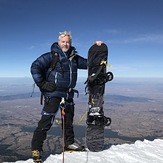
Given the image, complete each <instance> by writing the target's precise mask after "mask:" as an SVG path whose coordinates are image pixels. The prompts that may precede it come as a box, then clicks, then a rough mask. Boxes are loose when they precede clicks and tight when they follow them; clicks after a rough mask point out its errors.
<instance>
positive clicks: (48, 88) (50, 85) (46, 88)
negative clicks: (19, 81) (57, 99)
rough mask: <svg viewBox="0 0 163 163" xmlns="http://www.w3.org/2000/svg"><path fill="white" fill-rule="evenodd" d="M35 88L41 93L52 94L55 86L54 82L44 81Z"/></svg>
mask: <svg viewBox="0 0 163 163" xmlns="http://www.w3.org/2000/svg"><path fill="white" fill-rule="evenodd" d="M37 86H38V87H39V88H40V90H41V91H43V92H53V91H55V90H56V85H55V83H54V82H48V81H44V82H41V83H39V84H37Z"/></svg>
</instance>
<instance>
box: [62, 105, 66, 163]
mask: <svg viewBox="0 0 163 163" xmlns="http://www.w3.org/2000/svg"><path fill="white" fill-rule="evenodd" d="M64 109H65V108H64V107H63V106H62V110H61V115H62V151H63V158H62V163H64V145H65V118H64V116H65V111H64Z"/></svg>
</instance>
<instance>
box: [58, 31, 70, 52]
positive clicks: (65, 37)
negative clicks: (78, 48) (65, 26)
mask: <svg viewBox="0 0 163 163" xmlns="http://www.w3.org/2000/svg"><path fill="white" fill-rule="evenodd" d="M71 43H72V35H71V33H70V32H67V31H64V32H59V37H58V45H59V46H60V48H61V49H62V51H63V52H67V51H68V50H69V49H70V47H71Z"/></svg>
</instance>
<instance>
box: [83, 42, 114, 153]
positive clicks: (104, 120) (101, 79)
mask: <svg viewBox="0 0 163 163" xmlns="http://www.w3.org/2000/svg"><path fill="white" fill-rule="evenodd" d="M107 59H108V47H107V45H106V44H104V43H102V44H101V45H100V46H98V45H97V44H94V45H92V46H91V47H90V49H89V50H88V78H87V81H86V82H85V84H86V94H88V111H87V120H86V124H87V125H86V146H87V148H88V149H89V150H90V151H93V152H98V151H102V150H103V149H104V128H105V126H108V125H110V124H111V118H109V117H105V116H104V109H103V104H104V98H103V97H104V93H105V83H106V82H108V81H111V80H112V79H113V74H112V72H106V67H107Z"/></svg>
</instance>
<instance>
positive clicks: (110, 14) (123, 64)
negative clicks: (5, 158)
mask: <svg viewBox="0 0 163 163" xmlns="http://www.w3.org/2000/svg"><path fill="white" fill-rule="evenodd" d="M162 8H163V1H162V0H100V1H99V0H87V1H83V0H69V1H67V0H62V1H59V0H58V1H57V0H0V77H31V74H30V66H31V63H32V62H33V61H34V60H35V59H36V58H37V57H38V56H40V55H41V54H43V53H45V52H48V51H50V46H51V44H52V43H53V42H55V41H57V39H58V33H59V32H60V31H64V30H68V31H71V32H72V34H73V46H75V47H76V48H77V50H78V52H79V54H81V55H82V56H84V57H87V50H88V48H89V47H90V46H91V45H92V43H93V42H94V41H95V40H102V41H104V42H105V43H106V44H107V45H108V46H109V60H108V61H109V63H110V64H111V65H112V68H111V69H109V70H110V71H112V72H113V73H114V75H115V77H163V63H162V62H163V19H162V15H163V9H162ZM86 72H87V71H80V72H79V73H80V75H79V76H84V75H86V74H87V73H86Z"/></svg>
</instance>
